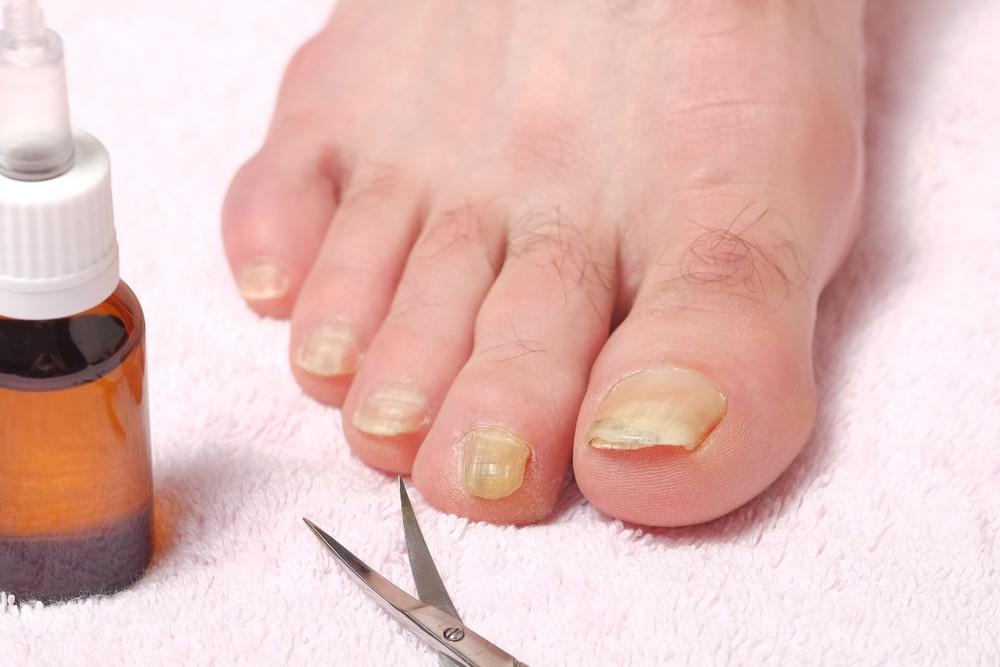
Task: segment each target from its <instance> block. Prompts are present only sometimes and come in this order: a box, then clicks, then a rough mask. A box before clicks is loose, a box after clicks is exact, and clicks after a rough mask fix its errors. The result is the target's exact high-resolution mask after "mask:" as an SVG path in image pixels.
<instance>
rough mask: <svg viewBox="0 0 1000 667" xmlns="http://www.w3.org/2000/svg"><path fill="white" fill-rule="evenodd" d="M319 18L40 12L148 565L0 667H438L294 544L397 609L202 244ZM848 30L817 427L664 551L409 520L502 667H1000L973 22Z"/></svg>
mask: <svg viewBox="0 0 1000 667" xmlns="http://www.w3.org/2000/svg"><path fill="white" fill-rule="evenodd" d="M328 10H329V6H328V3H327V2H326V0H298V1H297V2H295V3H281V2H263V1H262V0H213V1H212V2H204V1H202V0H171V1H170V2H153V1H152V0H99V1H98V0H95V1H94V2H88V3H80V2H75V1H73V0H50V1H49V2H48V15H49V17H50V19H51V21H50V22H51V24H52V25H54V26H56V27H57V28H58V29H59V30H60V31H61V32H62V33H63V35H64V37H65V39H66V44H67V47H68V51H69V58H70V72H69V74H70V77H71V88H72V94H73V113H74V118H75V121H76V123H77V124H78V125H80V126H81V127H84V128H87V129H89V130H90V131H92V132H94V133H95V134H97V135H98V136H99V137H101V138H102V139H103V140H104V141H105V143H106V144H107V145H108V147H109V149H110V150H111V153H112V156H113V160H114V182H115V187H116V196H117V211H118V224H119V232H120V239H121V245H122V252H123V274H124V275H125V276H126V278H127V280H128V281H129V282H130V283H131V285H132V286H133V287H134V288H135V290H136V292H137V293H138V294H139V295H140V297H141V299H142V301H143V303H144V305H145V308H146V313H147V316H148V322H149V350H150V355H151V356H150V373H151V394H152V424H153V430H154V438H153V439H154V448H155V465H156V482H157V494H158V499H157V511H158V514H159V517H158V521H159V526H158V537H159V545H158V548H157V553H156V558H155V562H154V564H153V566H152V569H151V570H150V571H149V574H148V576H147V577H146V578H145V579H143V580H142V582H141V583H140V584H138V585H137V586H135V587H134V588H132V589H130V590H128V591H126V592H123V593H121V594H119V595H116V596H114V597H113V598H110V599H100V600H88V601H84V602H76V603H71V604H67V605H62V606H54V607H48V608H38V607H27V606H26V607H22V608H16V607H10V606H9V605H4V604H0V664H3V665H20V664H32V665H35V664H50V665H94V664H116V663H128V664H136V665H144V666H145V665H155V664H194V665H199V664H210V663H211V664H229V663H238V664H251V665H256V664H261V665H274V664H283V663H288V664H317V665H319V664H333V665H432V664H434V657H433V655H432V654H431V653H430V652H429V651H427V650H426V649H424V648H422V646H421V645H420V644H418V643H417V641H416V640H415V639H413V638H412V637H411V636H410V635H408V634H407V633H404V632H403V631H402V630H401V629H400V627H399V626H398V625H396V624H395V623H394V622H393V621H391V620H390V619H389V618H388V616H386V615H385V614H384V613H383V612H381V611H380V610H379V609H378V608H377V607H376V605H375V604H374V603H373V602H372V601H371V600H370V599H369V598H367V597H366V596H364V595H363V594H362V593H361V592H360V590H359V589H358V587H357V586H356V585H355V584H354V583H353V582H352V581H350V580H349V579H348V578H347V577H346V576H345V575H344V574H342V573H341V572H340V571H339V569H338V568H337V566H336V565H335V563H334V562H333V561H332V560H331V559H330V558H329V557H328V556H327V555H326V554H325V553H324V552H323V551H322V550H321V549H320V547H319V544H318V543H317V541H316V539H315V538H314V537H313V536H312V535H311V534H310V533H309V532H308V531H307V530H306V529H305V527H304V526H303V525H302V523H301V521H300V520H299V517H301V516H304V515H305V516H309V517H312V518H314V519H315V520H316V521H317V522H318V523H319V524H320V525H322V526H324V527H326V528H328V529H329V530H330V531H331V532H332V533H333V534H335V535H336V536H337V537H339V538H341V539H342V541H343V542H344V543H345V544H347V545H349V546H350V547H352V548H353V549H354V550H356V552H357V553H358V554H359V555H361V556H362V557H363V558H364V559H366V560H367V561H368V562H369V563H370V564H371V565H373V566H374V567H376V568H378V569H380V570H381V571H383V572H384V573H385V574H386V575H388V576H389V577H390V578H392V579H393V580H395V581H397V582H399V583H401V584H403V585H404V586H407V587H412V581H411V578H410V574H409V570H408V566H407V562H406V556H405V547H404V543H403V537H402V532H401V527H400V522H399V516H398V504H397V497H396V495H395V492H394V488H393V480H392V479H391V478H390V477H387V476H385V475H383V474H380V473H378V472H375V471H373V470H370V469H368V468H367V467H365V466H364V465H363V464H362V463H361V462H360V461H358V460H357V459H356V458H354V457H353V456H352V455H351V454H350V453H349V450H348V448H347V446H346V445H345V443H344V442H343V436H342V434H341V431H340V427H339V424H340V417H339V414H338V412H337V411H335V410H332V409H328V408H323V407H321V406H319V405H317V404H315V403H313V402H312V401H310V400H309V399H307V398H306V397H305V396H304V395H303V394H302V393H301V392H300V391H299V390H298V388H297V387H296V385H295V383H294V382H293V380H292V378H291V375H290V372H289V369H288V367H287V361H286V341H287V336H288V328H287V325H286V324H284V323H280V322H275V321H262V320H260V319H258V318H257V317H255V316H254V315H252V314H251V313H250V312H249V311H248V310H247V308H245V307H244V305H243V304H242V303H241V302H240V299H239V298H238V296H237V294H236V291H235V289H234V288H233V286H232V282H231V280H230V276H229V273H228V269H227V267H226V265H225V263H224V261H223V253H222V246H221V242H220V237H219V232H218V212H219V205H220V201H221V198H222V195H223V193H224V191H225V187H226V184H227V181H228V178H229V176H230V175H231V174H232V172H233V171H234V169H235V168H236V167H237V166H238V164H239V163H240V162H241V161H242V160H243V159H244V158H246V157H247V156H248V155H249V153H250V152H251V151H252V150H253V149H254V147H255V145H256V144H257V143H258V142H259V141H260V139H261V137H262V134H263V130H264V127H265V123H266V121H267V117H268V114H269V111H270V108H271V105H272V102H273V99H274V96H275V92H276V87H277V82H278V78H279V75H280V72H281V70H282V68H283V65H284V63H285V62H286V61H287V59H288V57H289V55H290V54H291V52H292V50H293V49H294V47H295V46H296V45H297V44H298V43H300V42H301V41H302V40H303V39H304V38H305V37H306V36H307V35H308V34H310V32H311V31H313V30H315V29H318V27H319V26H320V25H321V23H322V21H323V19H324V18H325V16H326V14H327V12H328ZM869 13H870V17H869V33H870V40H869V41H870V45H871V47H870V48H871V53H870V67H871V75H870V98H871V105H870V118H869V137H870V140H869V148H870V154H869V176H868V194H867V215H866V219H867V222H866V227H865V231H864V233H863V235H862V238H861V239H860V241H859V243H858V244H857V246H856V248H855V249H854V252H853V254H852V255H851V257H850V259H849V261H848V263H847V265H846V267H845V269H844V270H843V271H842V273H841V274H840V276H839V277H838V278H837V279H836V281H835V282H834V284H833V285H832V286H831V288H830V289H829V290H828V292H827V294H826V296H825V298H824V300H823V304H822V313H821V317H820V320H819V325H818V342H817V353H816V354H817V375H818V380H819V385H820V388H821V402H820V415H819V423H818V425H817V428H816V432H815V435H814V436H813V438H812V441H811V442H810V444H809V445H808V446H807V447H806V449H805V451H804V452H803V454H802V455H801V456H800V457H799V458H798V459H797V460H796V461H795V463H794V464H793V465H792V467H791V469H790V470H789V471H788V472H787V473H786V474H785V475H784V476H783V477H781V479H780V480H779V481H778V482H777V483H776V484H774V486H773V487H772V488H771V489H769V490H768V491H767V492H766V493H764V495H763V496H761V497H760V498H758V499H757V500H756V501H754V502H752V503H751V504H749V505H747V506H746V507H744V508H742V509H740V510H739V511H737V512H735V513H733V514H731V515H729V516H728V517H726V518H724V519H722V520H719V521H716V522H714V523H712V524H710V525H705V526H697V527H693V528H686V529H680V530H645V529H642V528H638V527H635V526H630V525H623V524H622V523H621V522H619V521H615V520H612V519H609V518H608V517H606V516H603V515H602V514H601V513H599V512H598V511H596V510H595V509H594V508H592V507H590V506H589V505H588V504H587V503H586V501H584V500H583V499H582V498H581V496H580V494H579V493H578V492H577V491H576V490H575V488H574V487H571V488H570V489H569V490H568V491H567V492H566V493H565V495H564V499H563V502H562V504H561V507H560V511H559V512H558V513H557V514H556V515H555V516H554V517H553V518H552V520H551V521H550V522H549V523H547V524H545V525H541V526H535V527H529V528H523V529H514V528H509V527H496V526H490V525H483V524H473V523H469V522H468V521H465V520H463V519H459V518H456V517H453V516H446V515H443V514H440V513H438V512H436V511H435V510H433V509H432V508H430V507H429V506H427V504H426V503H424V502H423V501H422V499H421V498H420V497H419V494H414V502H415V505H416V507H417V512H418V515H419V517H420V519H421V521H422V523H423V526H424V530H425V533H426V535H427V539H428V542H429V543H430V545H431V549H432V550H433V552H434V554H435V556H436V558H437V560H438V563H439V566H440V569H441V572H442V573H443V574H444V577H445V579H446V580H447V584H448V586H449V588H450V590H451V592H452V597H453V598H454V600H455V603H456V605H457V606H458V608H459V609H460V610H461V611H462V612H463V614H464V616H465V619H466V621H467V622H468V623H469V624H470V626H471V627H473V628H475V629H476V630H478V631H480V632H481V633H482V634H484V635H485V636H487V637H489V638H490V639H492V640H494V641H495V642H497V643H498V644H499V645H500V646H503V647H505V648H507V649H508V650H510V651H511V652H513V653H514V654H515V655H517V656H518V657H519V658H521V659H523V660H525V661H527V662H528V663H530V664H532V665H536V666H540V665H662V664H695V665H707V664H760V663H767V664H778V663H781V664H789V665H801V664H831V665H844V664H885V663H888V664H908V665H909V664H935V665H965V664H977V663H991V664H997V663H998V662H1000V643H998V639H997V635H998V634H1000V573H998V569H1000V568H998V564H1000V558H998V546H997V540H998V535H997V529H998V525H1000V523H998V515H1000V438H998V436H1000V389H998V375H1000V340H998V337H1000V303H998V301H1000V300H998V297H997V294H998V292H1000V288H998V283H1000V220H998V216H1000V214H998V211H1000V132H998V131H997V124H998V121H1000V97H998V91H1000V47H998V38H997V33H998V31H1000V2H995V1H994V2H990V1H988V0H984V1H975V0H968V1H962V0H948V1H944V0H871V7H870V10H869ZM372 46H373V48H377V45H372ZM411 590H412V588H411Z"/></svg>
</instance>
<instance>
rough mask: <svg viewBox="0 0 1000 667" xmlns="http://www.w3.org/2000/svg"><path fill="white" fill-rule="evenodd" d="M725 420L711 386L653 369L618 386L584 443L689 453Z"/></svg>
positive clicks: (687, 374) (679, 372)
mask: <svg viewBox="0 0 1000 667" xmlns="http://www.w3.org/2000/svg"><path fill="white" fill-rule="evenodd" d="M725 414H726V397H725V396H724V395H723V394H722V391H721V390H720V389H719V388H718V387H717V386H716V385H715V383H714V382H712V381H711V380H709V379H708V378H706V377H705V376H703V375H700V374H698V373H694V372H692V371H687V370H683V369H680V368H656V369H652V370H648V371H643V372H641V373H636V374H635V375H630V376H628V377H626V378H625V379H623V380H621V381H620V382H619V383H618V384H616V385H615V386H614V388H612V390H611V393H610V394H608V397H607V398H606V399H604V403H603V404H601V407H600V408H599V409H598V411H597V416H596V418H595V419H594V423H593V425H592V426H591V427H590V430H589V431H587V434H586V435H585V436H584V440H585V442H587V443H589V444H590V446H591V447H596V448H598V449H644V448H646V447H656V446H673V447H683V448H684V449H687V450H688V451H690V450H693V449H694V448H695V447H697V446H698V445H700V444H701V443H702V442H704V440H705V438H707V437H708V435H709V433H711V432H712V430H713V429H714V428H715V427H716V425H717V424H718V423H719V422H720V421H722V417H723V416H724V415H725Z"/></svg>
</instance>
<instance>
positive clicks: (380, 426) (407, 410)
mask: <svg viewBox="0 0 1000 667" xmlns="http://www.w3.org/2000/svg"><path fill="white" fill-rule="evenodd" d="M427 413H428V405H427V399H426V398H424V395H423V394H422V393H420V392H419V391H418V390H416V389H414V388H412V387H407V386H405V385H398V384H390V385H385V386H383V387H379V388H378V389H376V390H374V391H373V392H372V393H370V394H368V396H367V397H366V398H365V400H364V401H362V403H361V405H359V406H358V409H357V410H355V411H354V416H353V417H352V419H351V422H352V423H353V424H354V427H355V428H357V429H358V430H359V431H363V432H364V433H368V434H370V435H378V436H383V437H392V436H394V435H402V434H404V433H416V432H417V431H419V430H420V429H422V428H423V427H424V426H426V425H427V423H428V422H429V421H430V420H429V418H428V415H427Z"/></svg>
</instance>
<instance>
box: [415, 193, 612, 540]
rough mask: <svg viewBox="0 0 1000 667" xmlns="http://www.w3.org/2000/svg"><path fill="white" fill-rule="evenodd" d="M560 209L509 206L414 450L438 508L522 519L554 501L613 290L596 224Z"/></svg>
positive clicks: (423, 485)
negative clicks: (466, 349) (492, 264)
mask: <svg viewBox="0 0 1000 667" xmlns="http://www.w3.org/2000/svg"><path fill="white" fill-rule="evenodd" d="M571 211H572V209H569V208H566V207H562V208H560V209H553V210H552V211H551V215H544V214H542V209H535V210H534V211H533V214H532V215H531V216H520V215H518V216H512V217H511V219H512V220H517V221H518V223H517V224H516V225H515V226H514V228H512V230H511V232H510V235H509V237H508V243H507V255H506V259H505V262H504V265H503V268H502V270H501V272H500V275H499V276H498V277H497V281H496V283H495V284H494V286H493V287H492V289H491V290H490V293H489V295H488V296H487V298H486V301H485V302H484V303H483V307H482V309H481V310H480V312H479V315H478V317H477V319H476V326H475V338H474V349H473V352H472V355H471V357H470V359H469V361H468V362H467V363H466V365H465V366H464V367H463V369H462V371H461V372H460V373H459V374H458V377H457V378H456V379H455V381H454V383H453V384H452V386H451V388H450V390H449V391H448V394H447V397H446V398H445V401H444V404H443V405H442V407H441V410H440V412H439V414H438V416H437V419H436V421H435V422H434V425H433V426H432V428H431V430H430V432H429V433H428V435H427V438H426V440H425V441H424V443H423V445H422V446H421V448H420V451H419V452H418V454H417V458H416V460H415V462H414V467H413V476H414V480H415V482H416V484H417V486H418V487H419V488H420V490H421V492H422V493H423V494H424V496H425V497H427V498H428V499H429V500H430V502H432V503H433V504H434V505H436V506H437V507H439V508H440V509H443V510H445V511H449V512H454V513H456V514H461V515H464V516H468V517H470V518H473V519H480V520H487V521H493V522H502V523H517V524H524V523H530V522H534V521H539V520H542V519H544V518H545V517H546V516H548V515H549V514H550V513H551V511H552V509H553V508H554V506H555V503H556V500H557V498H558V495H559V493H560V491H561V489H562V484H563V479H564V476H565V473H566V470H567V468H568V463H569V459H570V456H571V450H572V442H573V426H574V422H575V417H576V413H577V408H578V406H579V402H580V400H581V398H582V396H583V392H584V390H585V387H586V383H587V376H588V372H589V368H590V365H591V363H592V362H593V359H594V357H595V356H596V354H597V351H598V350H599V349H600V346H601V344H602V343H603V342H604V340H605V339H606V337H607V333H608V327H609V321H610V317H611V311H612V308H613V302H614V299H613V296H614V294H613V284H612V279H611V276H613V275H614V271H613V264H614V250H613V248H614V243H613V242H612V239H610V238H608V237H607V236H605V235H606V234H607V233H608V230H607V228H605V227H600V228H591V227H588V226H578V225H579V223H577V224H574V223H573V222H570V220H571V218H570V217H568V215H574V213H571ZM575 220H586V218H584V217H583V216H579V215H578V216H577V217H576V218H575Z"/></svg>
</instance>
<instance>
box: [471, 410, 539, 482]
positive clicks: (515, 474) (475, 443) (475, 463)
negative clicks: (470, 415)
mask: <svg viewBox="0 0 1000 667" xmlns="http://www.w3.org/2000/svg"><path fill="white" fill-rule="evenodd" d="M461 447H462V482H463V484H464V485H465V490H466V491H468V492H469V493H470V494H472V495H474V496H477V497H479V498H485V499H487V500H497V499H498V498H506V497H507V496H509V495H510V494H512V493H514V492H515V491H517V490H518V489H519V488H521V483H522V482H524V467H525V466H526V465H527V463H528V459H529V458H531V448H530V447H528V443H526V442H525V441H524V440H523V439H521V438H520V437H518V436H517V435H515V434H514V433H512V432H511V431H508V430H507V429H505V428H501V427H498V426H477V427H476V428H473V429H472V430H471V431H468V432H467V433H466V434H465V435H464V436H462V440H461Z"/></svg>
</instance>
